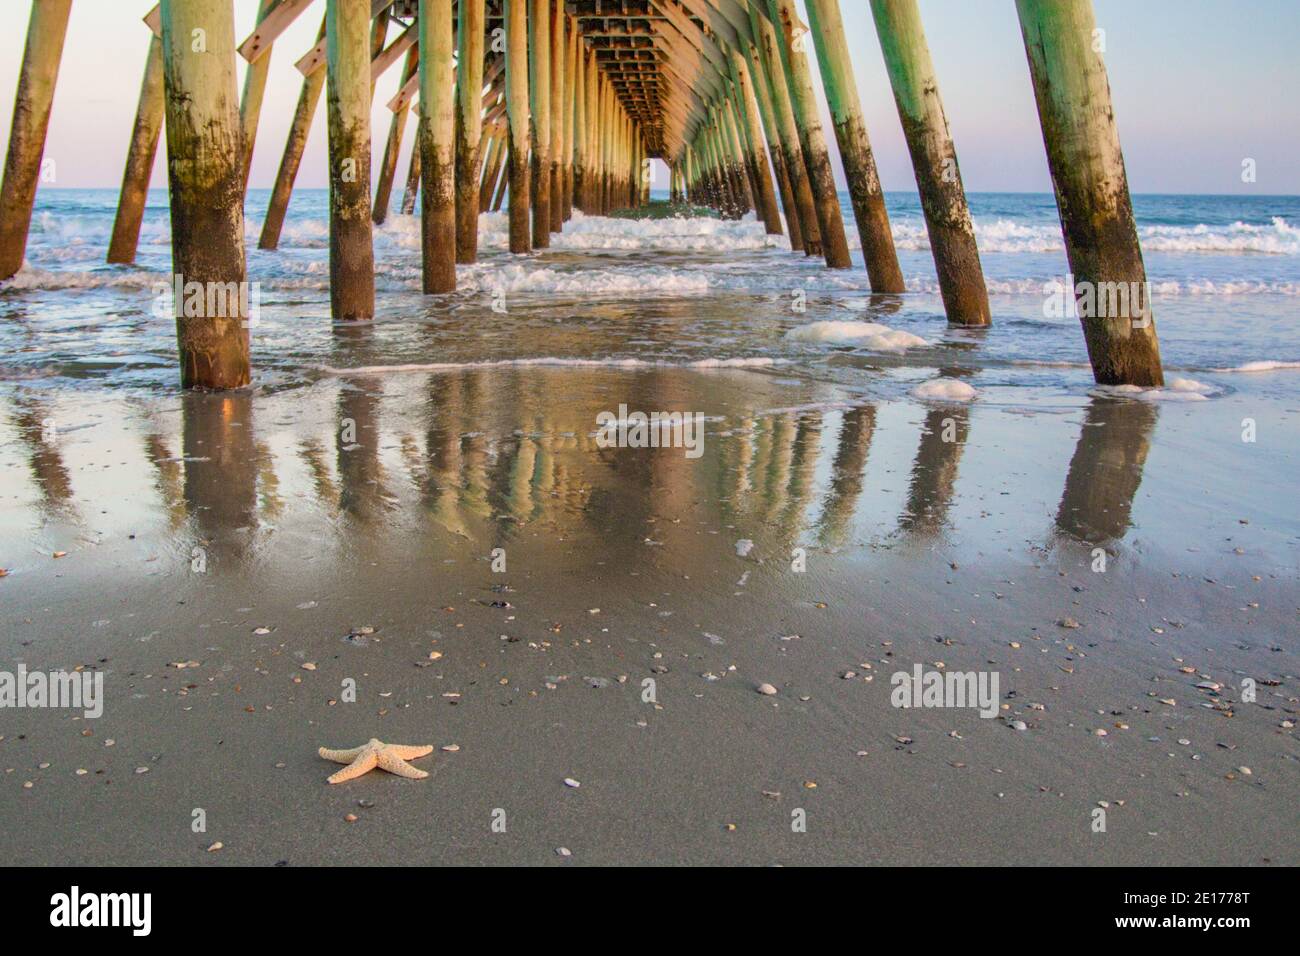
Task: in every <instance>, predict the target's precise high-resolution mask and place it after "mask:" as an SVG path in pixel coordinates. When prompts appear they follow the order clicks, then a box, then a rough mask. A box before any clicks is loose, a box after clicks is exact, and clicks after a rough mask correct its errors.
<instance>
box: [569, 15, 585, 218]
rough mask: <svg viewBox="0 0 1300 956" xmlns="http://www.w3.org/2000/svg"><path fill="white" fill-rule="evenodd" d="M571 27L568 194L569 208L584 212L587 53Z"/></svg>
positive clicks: (575, 31)
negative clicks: (570, 130) (571, 122)
mask: <svg viewBox="0 0 1300 956" xmlns="http://www.w3.org/2000/svg"><path fill="white" fill-rule="evenodd" d="M573 25H574V28H575V29H574V31H573V44H574V48H573V52H574V57H573V157H572V161H573V175H572V177H571V179H572V182H573V185H572V187H571V188H570V190H569V193H570V202H571V207H572V208H577V209H578V210H580V211H582V212H586V211H587V208H586V199H585V197H584V195H583V190H584V189H585V188H586V172H587V51H586V47H585V46H584V45H583V43H582V39H581V37H580V36H579V35H578V30H577V29H576V28H577V26H578V23H577V21H574V24H573ZM572 208H571V209H570V214H572Z"/></svg>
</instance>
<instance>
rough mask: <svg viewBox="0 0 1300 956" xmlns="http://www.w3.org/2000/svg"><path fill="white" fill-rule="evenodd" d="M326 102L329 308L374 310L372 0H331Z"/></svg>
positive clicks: (354, 316)
mask: <svg viewBox="0 0 1300 956" xmlns="http://www.w3.org/2000/svg"><path fill="white" fill-rule="evenodd" d="M325 19H326V31H325V39H326V44H327V49H328V60H327V66H326V69H327V75H326V82H325V87H326V89H325V105H326V108H327V109H326V112H327V118H328V126H329V188H330V314H331V315H332V316H333V317H334V318H335V319H336V320H337V319H341V320H344V321H353V320H365V319H372V318H374V315H375V250H374V241H373V234H372V232H371V223H370V59H371V55H370V45H371V37H370V3H369V0H327V6H326V14H325Z"/></svg>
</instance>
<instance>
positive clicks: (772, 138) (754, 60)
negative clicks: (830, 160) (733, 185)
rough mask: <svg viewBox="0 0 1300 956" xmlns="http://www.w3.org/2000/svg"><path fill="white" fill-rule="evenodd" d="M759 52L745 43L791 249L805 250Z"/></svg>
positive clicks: (752, 83)
mask: <svg viewBox="0 0 1300 956" xmlns="http://www.w3.org/2000/svg"><path fill="white" fill-rule="evenodd" d="M759 56H760V54H759V52H758V47H757V46H755V45H754V44H747V45H746V50H745V54H744V59H745V64H746V66H748V68H749V76H750V80H751V81H752V82H751V88H752V89H753V91H754V100H755V102H757V103H758V116H759V119H760V120H761V121H762V123H763V135H764V137H765V138H766V139H767V155H768V159H769V160H770V161H771V164H772V178H773V179H775V180H776V187H777V195H778V196H779V197H780V199H781V210H782V212H784V213H785V229H786V232H787V233H788V234H789V236H790V249H791V251H793V252H802V251H803V229H802V228H801V227H800V224H799V208H798V206H797V205H796V204H795V198H794V187H793V185H792V184H791V182H790V174H789V173H788V172H787V171H786V168H785V154H784V153H783V152H782V150H781V134H780V133H778V132H777V128H776V116H775V113H774V107H773V106H772V93H771V91H770V90H769V88H768V85H767V80H766V79H765V78H764V75H763V65H762V63H761V62H760V61H759Z"/></svg>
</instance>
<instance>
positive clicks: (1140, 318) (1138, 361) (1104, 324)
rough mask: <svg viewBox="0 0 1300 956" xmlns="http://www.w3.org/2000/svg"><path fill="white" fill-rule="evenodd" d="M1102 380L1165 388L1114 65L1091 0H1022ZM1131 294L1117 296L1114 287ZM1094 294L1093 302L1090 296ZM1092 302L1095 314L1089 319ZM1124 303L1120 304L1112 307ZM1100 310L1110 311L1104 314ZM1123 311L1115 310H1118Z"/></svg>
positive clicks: (1092, 353) (1046, 136)
mask: <svg viewBox="0 0 1300 956" xmlns="http://www.w3.org/2000/svg"><path fill="white" fill-rule="evenodd" d="M1016 12H1017V13H1018V14H1019V16H1020V29H1021V33H1022V34H1023V36H1024V41H1025V53H1026V55H1027V56H1028V58H1029V73H1030V76H1031V77H1032V79H1033V84H1034V98H1035V99H1036V100H1037V102H1038V116H1039V119H1040V121H1041V124H1042V127H1043V141H1044V143H1045V144H1046V147H1047V164H1048V167H1049V169H1050V170H1051V173H1052V185H1053V186H1054V187H1055V191H1056V205H1057V209H1058V210H1059V211H1060V215H1061V231H1062V233H1063V234H1064V236H1065V252H1066V257H1067V258H1068V259H1069V262H1070V272H1071V273H1073V275H1074V281H1075V290H1083V291H1081V292H1079V295H1080V299H1079V305H1080V308H1079V310H1078V311H1079V318H1080V321H1081V322H1082V324H1083V335H1084V339H1085V341H1086V342H1087V345H1088V359H1089V361H1090V362H1091V363H1092V373H1093V377H1094V378H1095V379H1096V380H1097V382H1098V383H1100V384H1103V385H1140V386H1156V385H1163V384H1164V371H1163V368H1162V366H1161V362H1160V343H1159V341H1158V340H1157V338H1156V326H1155V319H1154V317H1153V316H1152V314H1151V303H1150V300H1149V298H1148V291H1147V276H1146V266H1145V264H1144V263H1143V261H1142V248H1141V246H1140V245H1139V243H1138V235H1137V225H1136V223H1135V222H1134V219H1133V203H1132V200H1131V199H1130V197H1129V191H1128V176H1127V174H1126V172H1125V170H1124V154H1123V151H1122V150H1121V149H1120V144H1119V131H1118V129H1117V128H1116V126H1115V114H1114V109H1113V107H1112V106H1111V98H1110V82H1109V80H1108V79H1107V76H1106V64H1105V62H1104V61H1103V60H1102V57H1101V54H1100V53H1099V52H1098V51H1097V50H1096V48H1095V47H1094V45H1093V43H1092V38H1093V36H1094V35H1095V34H1094V31H1095V30H1096V26H1097V24H1096V21H1095V19H1094V17H1093V12H1092V3H1091V2H1090V0H1053V2H1051V3H1046V2H1043V0H1016ZM1117 288H1118V289H1124V290H1127V291H1128V292H1129V294H1128V295H1116V296H1111V295H1109V293H1108V292H1105V291H1104V290H1110V289H1117ZM1085 296H1086V298H1085ZM1087 301H1091V303H1092V304H1093V305H1094V309H1093V310H1092V311H1093V312H1099V313H1101V314H1085V313H1086V312H1087V311H1088V310H1087V309H1085V308H1084V307H1083V306H1084V303H1085V302H1087ZM1111 301H1114V303H1115V304H1116V305H1117V308H1114V309H1112V308H1110V307H1109V305H1108V303H1110V302H1111ZM1096 306H1100V308H1095V307H1096ZM1111 313H1114V314H1111Z"/></svg>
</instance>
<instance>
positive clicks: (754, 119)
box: [727, 49, 785, 236]
mask: <svg viewBox="0 0 1300 956" xmlns="http://www.w3.org/2000/svg"><path fill="white" fill-rule="evenodd" d="M727 62H728V66H729V67H730V71H731V81H732V83H733V84H735V93H736V100H737V102H739V103H740V107H741V110H742V113H743V115H742V117H741V118H742V120H743V128H744V130H745V134H746V135H745V148H746V151H747V153H748V155H747V157H746V159H747V161H748V162H749V166H750V169H751V170H752V173H753V176H754V179H755V181H756V182H757V184H758V193H759V194H758V196H757V197H756V198H757V199H758V206H759V214H760V215H761V216H762V217H763V223H764V225H765V226H766V231H767V234H768V235H770V236H779V235H781V234H782V233H783V232H784V231H785V230H783V229H782V228H781V214H780V213H779V212H777V208H776V191H775V190H774V189H773V186H772V169H771V167H770V166H769V165H768V162H767V154H766V153H764V152H763V127H762V121H761V120H760V118H759V109H758V101H757V99H756V98H755V94H754V83H753V80H752V78H751V77H750V75H749V67H748V66H747V65H746V63H745V58H744V57H742V56H741V55H740V52H739V51H738V50H734V49H733V50H730V51H729V52H728V57H727Z"/></svg>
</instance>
